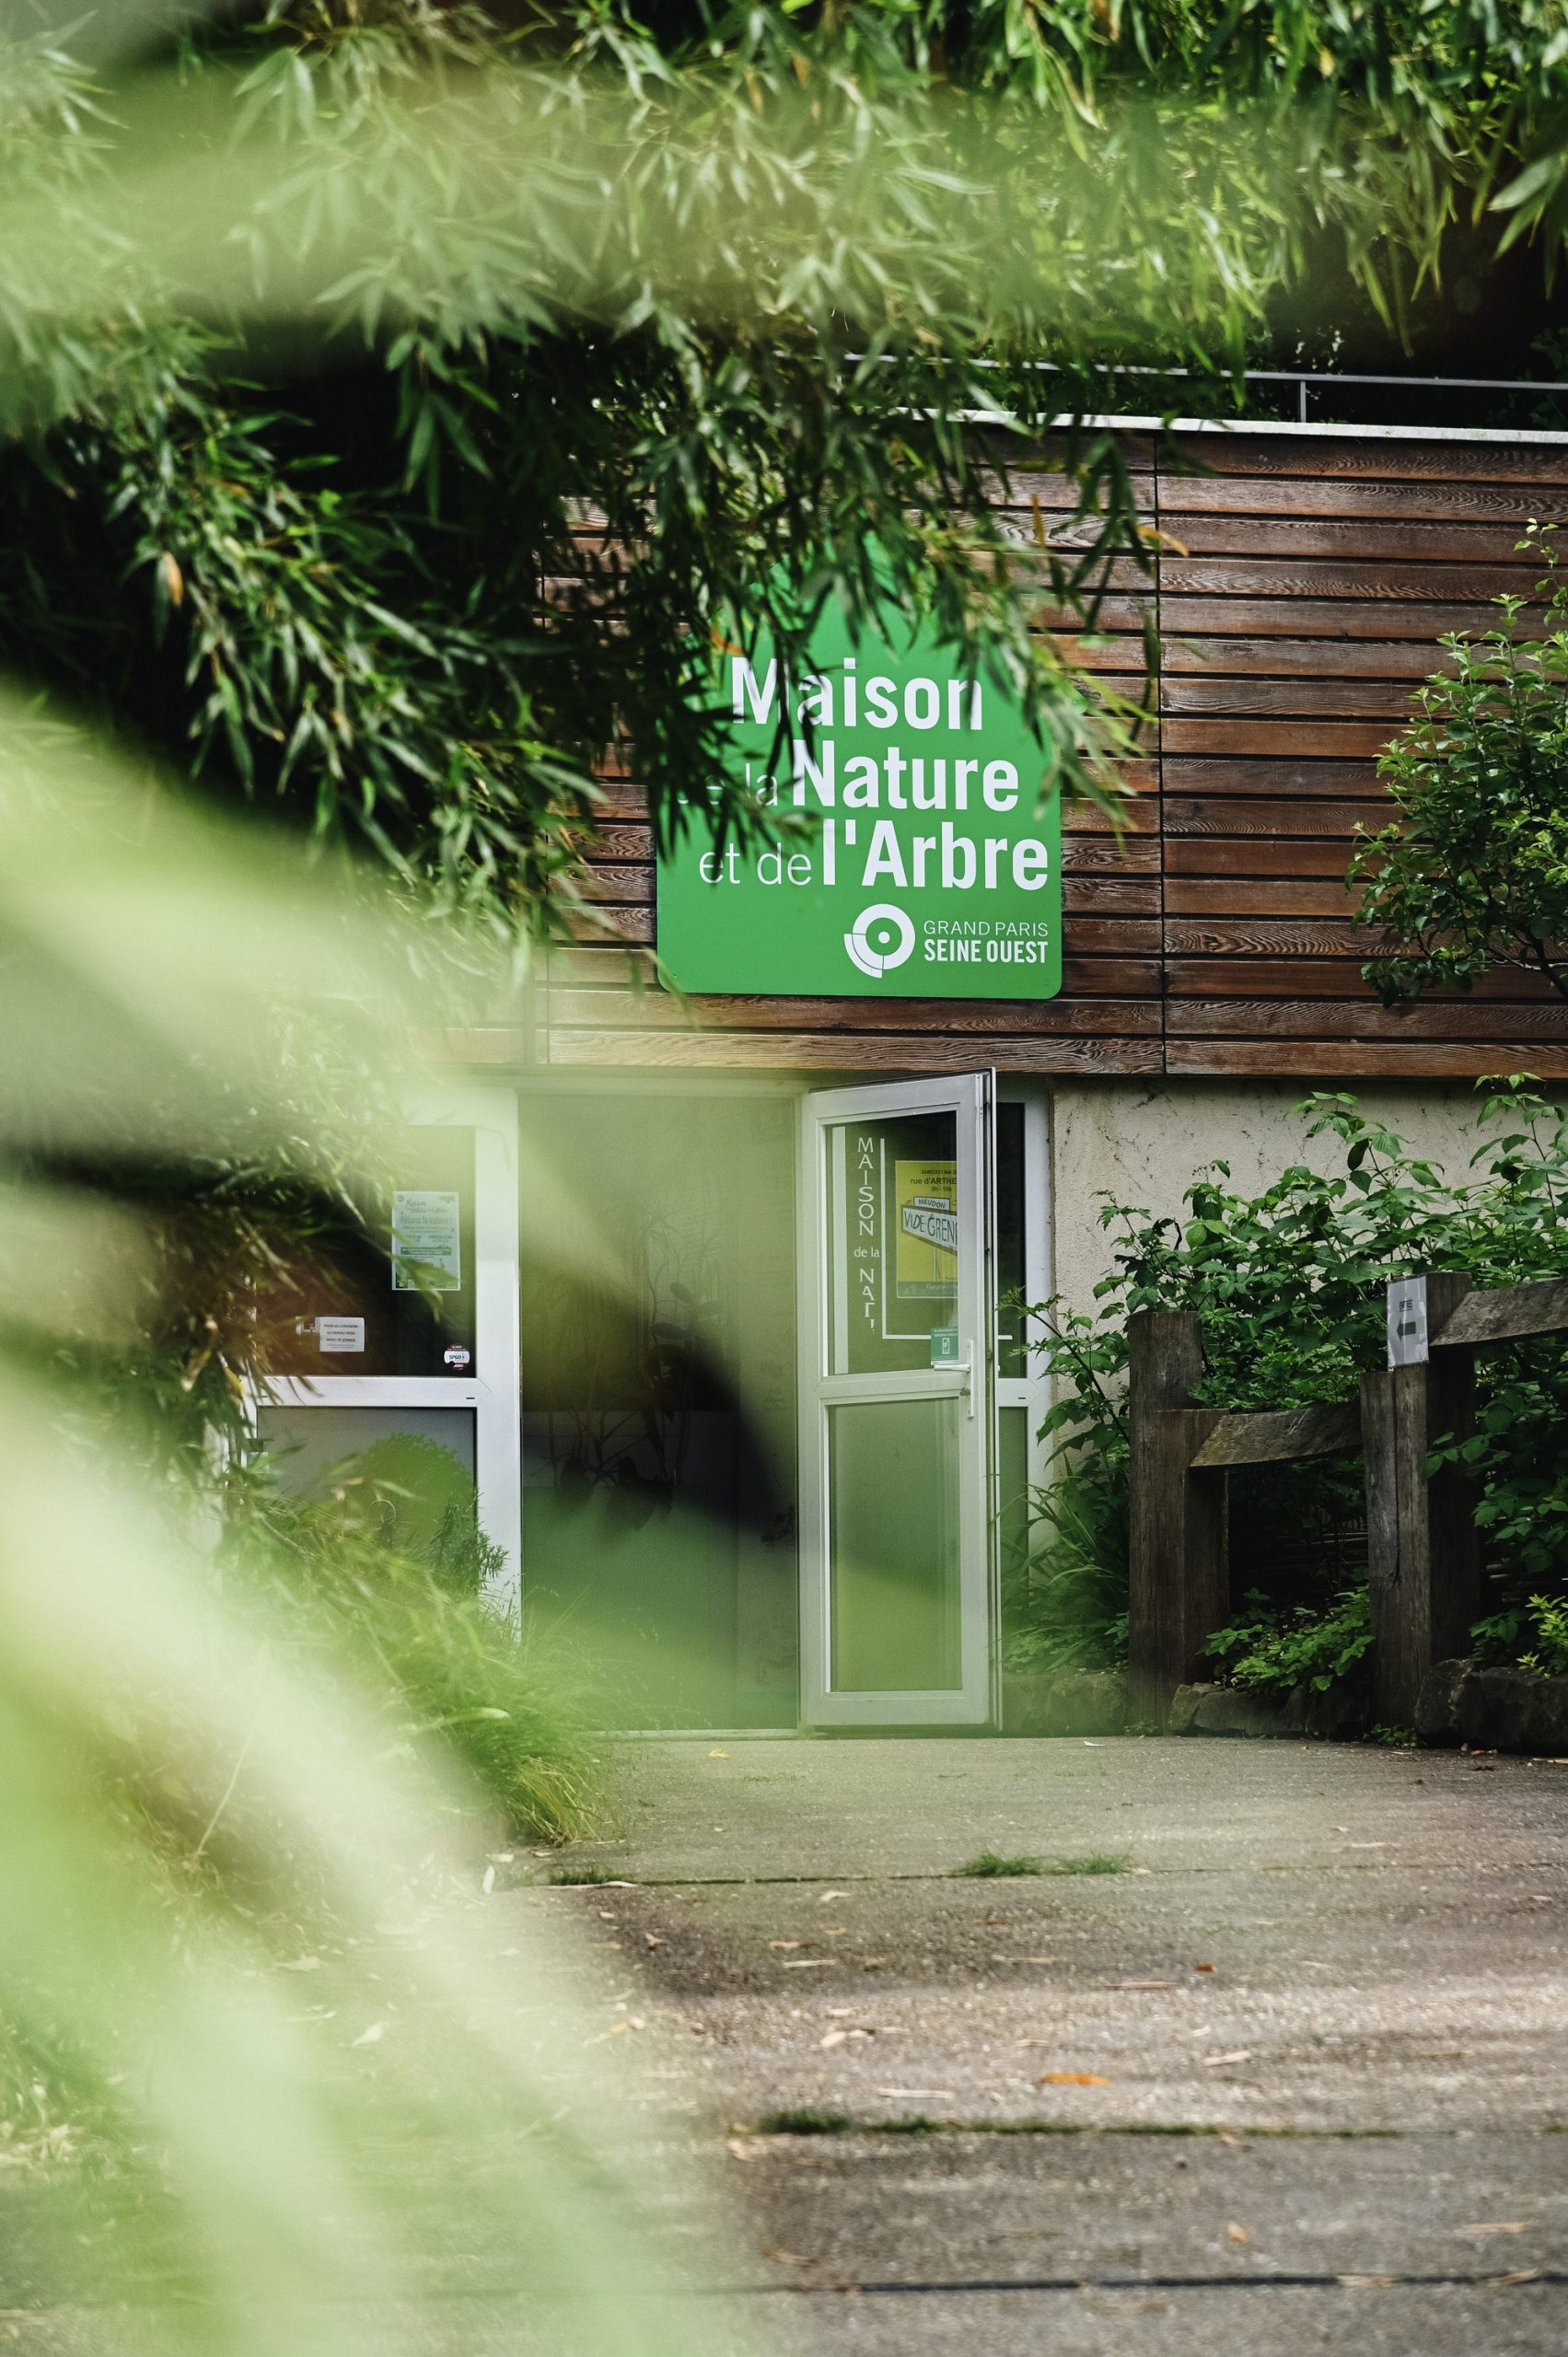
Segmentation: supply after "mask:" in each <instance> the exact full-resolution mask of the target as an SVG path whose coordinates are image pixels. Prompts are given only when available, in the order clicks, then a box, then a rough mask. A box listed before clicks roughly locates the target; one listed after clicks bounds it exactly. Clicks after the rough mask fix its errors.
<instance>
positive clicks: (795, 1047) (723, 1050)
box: [548, 1030, 1161, 1075]
mask: <svg viewBox="0 0 1568 2357" xmlns="http://www.w3.org/2000/svg"><path fill="white" fill-rule="evenodd" d="M974 1056H975V1051H974V1048H973V1045H972V1044H971V1043H970V1041H968V1040H965V1039H957V1040H948V1039H942V1038H939V1037H932V1036H930V1035H916V1036H913V1037H912V1036H910V1035H908V1034H899V1035H876V1036H871V1035H866V1036H864V1037H860V1038H856V1037H854V1036H852V1035H839V1036H833V1035H830V1034H824V1033H821V1032H815V1031H784V1032H763V1031H597V1030H587V1031H579V1030H561V1031H552V1034H551V1037H550V1047H549V1057H548V1061H549V1062H550V1063H551V1064H552V1065H557V1064H568V1065H570V1064H576V1065H588V1066H593V1067H596V1068H598V1069H603V1068H604V1067H606V1066H616V1065H627V1066H633V1067H635V1066H644V1067H657V1068H662V1069H666V1070H668V1069H682V1068H683V1069H687V1070H691V1069H696V1068H701V1067H703V1066H710V1067H712V1066H718V1067H721V1068H726V1069H730V1070H737V1069H738V1070H746V1069H753V1070H754V1069H759V1068H761V1069H766V1070H770V1071H784V1072H790V1071H795V1072H865V1073H869V1074H873V1075H875V1074H880V1073H890V1072H970V1071H972V1070H973V1068H974ZM985 1061H986V1062H987V1063H988V1064H990V1065H993V1067H994V1068H995V1069H996V1070H997V1071H998V1072H1019V1073H1024V1072H1036V1073H1090V1074H1102V1073H1144V1074H1152V1073H1158V1072H1159V1071H1160V1069H1161V1054H1160V1043H1159V1041H1158V1039H995V1040H993V1041H990V1042H988V1043H987V1047H986V1055H985Z"/></svg>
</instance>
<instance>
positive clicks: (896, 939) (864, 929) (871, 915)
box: [844, 900, 914, 976]
mask: <svg viewBox="0 0 1568 2357" xmlns="http://www.w3.org/2000/svg"><path fill="white" fill-rule="evenodd" d="M844 947H845V948H846V949H847V950H848V951H849V954H850V957H851V958H852V959H853V960H854V963H855V965H857V966H858V967H859V968H860V970H861V972H862V973H863V974H871V975H874V976H875V975H877V974H886V973H888V972H889V971H890V970H891V969H892V968H893V967H895V966H901V965H902V964H903V962H904V959H905V958H908V957H909V956H910V955H911V954H912V951H913V948H914V927H913V925H912V923H910V920H909V918H908V917H906V916H905V914H904V912H903V911H902V909H896V908H894V906H893V904H892V902H891V900H877V901H874V902H873V904H872V906H871V907H870V908H868V909H862V911H861V912H860V914H859V915H858V916H857V917H856V919H855V921H854V924H853V925H852V926H851V928H850V930H849V932H848V933H846V934H845V935H844Z"/></svg>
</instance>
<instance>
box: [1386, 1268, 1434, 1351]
mask: <svg viewBox="0 0 1568 2357" xmlns="http://www.w3.org/2000/svg"><path fill="white" fill-rule="evenodd" d="M1430 1356H1431V1353H1430V1351H1429V1349H1428V1346H1427V1333H1426V1279H1425V1278H1424V1277H1393V1278H1391V1279H1390V1280H1389V1283H1388V1364H1389V1365H1390V1366H1424V1365H1425V1364H1426V1363H1427V1360H1428V1358H1429V1357H1430Z"/></svg>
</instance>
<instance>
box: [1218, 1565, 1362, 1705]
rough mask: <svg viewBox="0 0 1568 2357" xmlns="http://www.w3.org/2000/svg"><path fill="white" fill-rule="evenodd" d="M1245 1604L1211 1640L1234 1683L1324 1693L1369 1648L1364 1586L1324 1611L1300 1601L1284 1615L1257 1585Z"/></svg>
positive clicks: (1270, 1690)
mask: <svg viewBox="0 0 1568 2357" xmlns="http://www.w3.org/2000/svg"><path fill="white" fill-rule="evenodd" d="M1247 1602H1248V1605H1249V1607H1250V1608H1251V1609H1250V1611H1249V1614H1248V1615H1247V1616H1246V1617H1245V1618H1243V1619H1241V1620H1237V1621H1235V1622H1233V1623H1232V1625H1231V1626H1230V1627H1229V1628H1228V1629H1221V1630H1219V1631H1217V1632H1216V1634H1215V1635H1214V1637H1212V1638H1211V1639H1210V1641H1209V1652H1210V1654H1211V1655H1213V1657H1214V1660H1215V1661H1216V1662H1217V1663H1218V1664H1219V1665H1220V1666H1221V1668H1222V1669H1223V1670H1224V1671H1225V1674H1226V1676H1227V1677H1228V1678H1229V1680H1230V1683H1231V1684H1232V1685H1233V1686H1246V1687H1250V1688H1253V1689H1256V1690H1257V1691H1259V1692H1262V1693H1277V1694H1288V1693H1289V1692H1290V1690H1291V1689H1292V1688H1293V1687H1295V1686H1310V1687H1311V1688H1312V1689H1314V1690H1315V1691H1316V1692H1317V1693H1319V1694H1324V1693H1327V1691H1328V1689H1329V1688H1330V1686H1333V1685H1336V1684H1337V1683H1338V1681H1339V1680H1340V1679H1341V1678H1347V1677H1349V1676H1350V1675H1351V1674H1352V1672H1353V1670H1354V1669H1355V1668H1356V1666H1357V1665H1358V1664H1359V1663H1360V1662H1361V1660H1362V1659H1363V1657H1364V1656H1365V1655H1366V1654H1367V1652H1368V1651H1369V1650H1370V1648H1371V1644H1372V1610H1371V1599H1370V1597H1369V1596H1368V1595H1367V1592H1366V1590H1365V1588H1364V1587H1353V1588H1346V1589H1344V1590H1343V1591H1342V1594H1341V1595H1340V1596H1337V1597H1336V1598H1335V1600H1334V1602H1333V1604H1332V1606H1331V1607H1330V1609H1329V1610H1328V1611H1326V1612H1321V1613H1315V1612H1313V1611H1312V1610H1311V1609H1310V1608H1309V1607H1307V1606H1304V1605H1297V1606H1296V1607H1295V1609H1294V1610H1293V1611H1290V1612H1287V1613H1284V1614H1281V1613H1280V1612H1279V1610H1278V1609H1277V1608H1274V1607H1272V1606H1271V1604H1270V1602H1269V1599H1268V1598H1267V1597H1265V1596H1260V1594H1259V1593H1258V1592H1257V1590H1256V1589H1254V1590H1253V1591H1252V1593H1251V1594H1250V1595H1249V1596H1248V1598H1247Z"/></svg>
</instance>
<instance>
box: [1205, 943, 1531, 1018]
mask: <svg viewBox="0 0 1568 2357" xmlns="http://www.w3.org/2000/svg"><path fill="white" fill-rule="evenodd" d="M1362 962H1363V961H1361V960H1359V959H1356V958H1175V957H1167V960H1166V987H1167V995H1168V996H1169V997H1170V998H1172V999H1175V998H1180V997H1186V998H1281V997H1286V998H1288V997H1296V998H1308V997H1310V998H1341V999H1361V1000H1363V1001H1364V1002H1370V1003H1371V1004H1373V1005H1376V1004H1378V1001H1377V997H1376V992H1374V991H1373V990H1372V988H1371V986H1370V985H1369V984H1368V983H1366V982H1365V981H1363V980H1362V976H1361V966H1362ZM1549 991H1551V983H1550V982H1544V981H1535V980H1533V979H1532V977H1531V976H1530V975H1528V974H1525V973H1519V972H1516V971H1514V970H1512V969H1509V968H1504V969H1500V970H1493V972H1492V973H1490V974H1483V975H1482V976H1481V979H1480V981H1478V982H1477V983H1476V985H1475V988H1474V989H1473V990H1472V991H1470V992H1469V993H1465V996H1466V997H1467V998H1468V999H1469V1001H1470V1002H1471V1003H1472V1004H1473V1003H1474V1002H1475V1001H1477V1000H1509V999H1518V1000H1530V999H1536V998H1540V997H1542V996H1543V995H1544V994H1545V993H1548V992H1549ZM1554 995H1555V993H1554ZM1437 1003H1438V1002H1437V1000H1436V999H1435V998H1434V1000H1432V1001H1430V1002H1429V1004H1437ZM1498 1028H1499V1029H1500V1030H1504V1029H1505V1028H1506V1025H1505V1024H1500V1025H1499V1027H1498Z"/></svg>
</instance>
